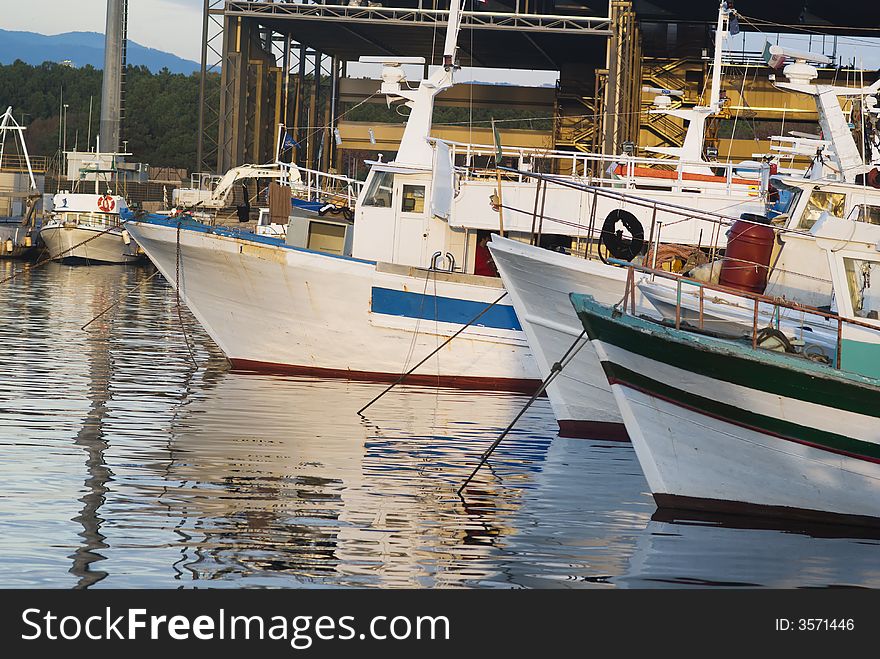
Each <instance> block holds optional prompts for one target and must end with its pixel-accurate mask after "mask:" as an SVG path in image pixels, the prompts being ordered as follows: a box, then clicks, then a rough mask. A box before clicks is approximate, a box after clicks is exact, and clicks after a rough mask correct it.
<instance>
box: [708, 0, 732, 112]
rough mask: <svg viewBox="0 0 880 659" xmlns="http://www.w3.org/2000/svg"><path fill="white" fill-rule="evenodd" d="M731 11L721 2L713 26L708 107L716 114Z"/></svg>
mask: <svg viewBox="0 0 880 659" xmlns="http://www.w3.org/2000/svg"><path fill="white" fill-rule="evenodd" d="M734 13H735V12H734V10H733V9H728V8H727V1H726V0H722V2H721V4H720V5H719V6H718V23H717V24H716V26H715V56H714V57H713V58H712V87H711V89H710V90H709V107H710V108H712V111H713V112H718V110H719V106H720V103H721V53H722V52H723V50H724V39H725V37H727V35H728V34H729V30H730V16H731V14H734Z"/></svg>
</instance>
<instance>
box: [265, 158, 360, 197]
mask: <svg viewBox="0 0 880 659" xmlns="http://www.w3.org/2000/svg"><path fill="white" fill-rule="evenodd" d="M277 164H278V166H279V167H280V168H281V171H282V172H283V175H282V179H281V180H282V182H284V183H285V184H286V185H289V186H290V187H291V190H293V191H294V192H296V193H297V194H298V195H300V196H302V197H304V198H306V199H308V200H309V201H331V202H343V203H345V205H346V206H348V207H349V208H352V207H354V204H355V202H356V201H357V198H358V195H359V194H360V192H361V188H362V187H363V185H364V182H363V181H358V180H357V179H353V178H349V177H348V176H343V175H341V174H331V173H328V172H322V171H319V170H316V169H309V168H308V167H298V166H291V164H290V163H286V162H280V161H279V162H277Z"/></svg>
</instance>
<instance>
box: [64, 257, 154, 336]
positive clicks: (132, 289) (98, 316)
mask: <svg viewBox="0 0 880 659" xmlns="http://www.w3.org/2000/svg"><path fill="white" fill-rule="evenodd" d="M158 274H159V271H158V270H156V271H155V272H154V273H153V274H151V275H150V276H149V277H147V278H146V279H142V280H141V282H140V283H139V284H137V285H136V286H134V287H133V288H130V289H129V290H128V292H127V293H126V294H125V295H121V296H119V297H118V298H117V299H116V302H114V303H113V304H111V305H110V306H109V307H107V308H106V309H104V310H103V311H102V312H101V313H99V314H98V315H97V316H95V317H94V318H92V319H91V320H90V321H89V322H87V323H86V324H85V325H83V326H82V327H80V329H81V330H84V329H85V328H86V327H88V326H89V325H91V324H92V323H94V322H95V321H96V320H98V318H100V317H101V316H103V315H104V314H106V313H107V312H108V311H110V310H111V309H113V308H114V307H115V306H117V305H118V304H119V303H120V302H122V301H123V300H125V299H126V298H127V297H128V296H129V295H131V294H132V293H134V292H135V291H136V290H137V289H139V288H140V287H141V286H143V285H144V284H146V283H147V282H148V281H150V280H151V279H152V278H153V277H155V276H156V275H158Z"/></svg>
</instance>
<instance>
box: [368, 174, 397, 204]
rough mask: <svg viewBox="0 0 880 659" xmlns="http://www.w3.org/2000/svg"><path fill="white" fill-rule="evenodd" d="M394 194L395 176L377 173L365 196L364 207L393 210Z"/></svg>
mask: <svg viewBox="0 0 880 659" xmlns="http://www.w3.org/2000/svg"><path fill="white" fill-rule="evenodd" d="M393 192H394V174H393V173H392V172H376V173H375V174H374V175H373V178H372V180H371V181H370V185H369V187H368V188H367V192H366V194H365V195H364V201H363V204H362V205H363V206H373V207H375V208H391V199H392V194H393Z"/></svg>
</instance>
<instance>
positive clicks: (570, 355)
mask: <svg viewBox="0 0 880 659" xmlns="http://www.w3.org/2000/svg"><path fill="white" fill-rule="evenodd" d="M586 333H587V331H586V330H584V331H582V332H581V333H580V334H578V337H577V338H576V339H575V340H574V343H572V344H571V345H570V346H569V347H568V350H566V351H565V354H564V355H562V358H561V359H560V360H559V361H558V362H554V364H553V366H551V367H550V375H548V376H547V377H546V378H545V379H544V381H543V382H542V383H541V386H540V387H538V390H537V391H536V392H535V393H534V394H532V397H531V398H529V402H527V403H526V404H525V407H523V408H522V409H521V410H520V411H519V414H517V415H516V416H515V417H514V418H513V421H511V422H510V425H508V426H507V428H505V429H504V432H502V433H501V434H500V435H499V436H498V439H496V440H495V441H494V442H492V445H491V446H490V447H489V448H488V449H486V451H485V452H484V453H483V457H481V458H480V462H479V463H478V464H477V466H476V467H474V470H473V471H472V472H471V475H470V476H468V477H467V478H466V479H465V481H464V483H462V484H461V487H459V488H458V490H457V491H456V493H457V494H458V495H459V496H461V493H462V491H463V490H464V488H466V487H467V486H468V484H469V483H470V482H471V480H473V478H474V476H476V475H477V472H478V471H479V470H480V467H482V466H483V465H484V464H486V460H488V459H489V456H491V455H492V453H493V452H494V451H495V449H496V448H498V445H499V444H500V443H501V440H503V439H504V438H505V437H506V436H507V433H509V432H510V431H511V430H512V429H513V427H514V426H515V425H516V422H517V421H519V419H520V417H521V416H522V415H523V414H525V413H526V410H527V409H529V408H530V407H531V406H532V403H534V402H535V401H536V400H538V396H540V395H541V394H542V393H544V390H545V389H546V388H547V387H549V386H550V384H551V383H552V382H553V380H555V379H556V376H557V375H559V374H560V373H562V369H564V368H565V367H566V366H568V364H569V363H570V362H571V360H572V359H574V358H575V355H577V354H578V352H580V350H581V348H583V347H584V346H585V345H587V343H589V341H583V342H581V339H583V338H584V336H586ZM578 343H580V345H579V346H578ZM575 346H577V350H575ZM573 350H574V352H572V351H573Z"/></svg>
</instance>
